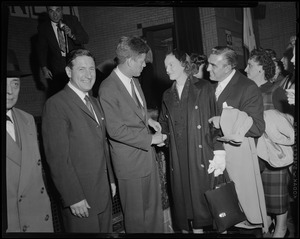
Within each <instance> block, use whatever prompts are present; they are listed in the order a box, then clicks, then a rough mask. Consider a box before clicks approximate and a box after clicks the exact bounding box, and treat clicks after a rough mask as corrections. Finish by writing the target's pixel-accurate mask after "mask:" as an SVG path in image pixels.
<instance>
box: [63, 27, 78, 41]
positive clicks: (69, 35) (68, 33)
mask: <svg viewBox="0 0 300 239" xmlns="http://www.w3.org/2000/svg"><path fill="white" fill-rule="evenodd" d="M62 28H63V30H64V32H65V33H66V35H67V36H68V37H70V38H71V39H73V40H75V35H74V34H73V33H72V31H71V29H70V28H69V27H68V25H66V24H64V26H63V27H62Z"/></svg>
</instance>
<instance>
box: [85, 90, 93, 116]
mask: <svg viewBox="0 0 300 239" xmlns="http://www.w3.org/2000/svg"><path fill="white" fill-rule="evenodd" d="M84 100H85V104H86V106H87V107H88V109H89V111H90V112H91V113H92V115H93V116H94V111H93V107H92V103H91V100H90V97H88V96H87V95H86V96H85V97H84Z"/></svg>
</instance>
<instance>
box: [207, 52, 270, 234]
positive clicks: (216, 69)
mask: <svg viewBox="0 0 300 239" xmlns="http://www.w3.org/2000/svg"><path fill="white" fill-rule="evenodd" d="M237 64H238V62H237V54H236V52H235V51H233V50H232V49H231V48H229V47H226V46H224V47H223V46H217V47H214V48H213V49H212V53H211V54H210V56H209V58H208V68H207V71H208V72H209V74H210V79H211V80H212V81H216V82H218V84H217V85H216V92H215V93H216V99H217V111H218V113H217V115H218V116H216V117H213V118H211V119H210V120H209V121H210V122H211V123H213V125H214V126H215V127H216V128H220V115H222V111H223V107H224V106H226V105H227V106H229V107H233V108H235V109H238V110H240V111H242V112H245V113H246V114H247V115H248V116H249V117H251V118H252V120H253V124H252V126H251V128H250V129H249V130H248V131H247V132H246V134H245V137H246V138H254V140H256V141H257V139H258V138H259V137H260V136H261V135H262V134H263V133H264V130H265V122H264V116H263V111H264V107H263V99H262V95H261V92H260V90H259V88H258V87H257V85H256V84H255V83H254V82H253V81H251V80H250V79H248V78H247V77H246V76H244V75H243V74H241V73H240V72H239V71H238V70H236V69H235V68H236V66H237ZM225 103H226V104H225ZM253 144H254V146H253V147H251V149H252V150H253V151H252V153H251V155H254V154H255V152H256V147H255V143H254V142H253ZM224 147H225V150H226V163H225V162H223V165H225V164H226V169H227V171H228V174H229V176H230V178H231V179H232V180H233V181H234V182H235V184H236V188H237V194H238V197H239V200H240V203H241V204H242V205H244V203H243V202H244V201H241V198H245V195H246V193H248V194H250V195H249V197H248V198H247V199H248V200H251V197H253V198H252V201H256V200H257V201H258V204H259V203H260V205H256V206H255V208H251V209H249V210H246V208H244V211H245V214H246V217H247V221H245V222H243V223H240V224H238V225H236V226H238V227H240V228H246V230H245V229H241V233H245V232H247V230H248V229H252V230H248V233H249V232H250V233H253V234H257V235H259V236H262V230H261V227H262V226H264V227H265V226H266V225H265V219H266V211H265V202H264V195H263V193H262V182H261V178H260V177H258V179H257V180H256V179H255V175H260V172H259V166H258V158H257V156H255V157H253V160H252V159H251V162H249V163H250V164H251V165H253V168H244V167H243V166H245V165H247V164H246V163H244V164H242V165H239V164H240V163H241V162H242V160H239V158H240V157H242V158H243V159H245V158H248V156H249V158H251V155H248V154H247V155H246V152H244V155H243V156H242V155H240V152H239V155H235V158H234V157H233V154H234V152H238V150H239V146H232V145H231V144H228V143H225V144H224ZM229 150H230V151H229ZM236 157H237V158H236ZM252 161H253V162H252ZM237 165H239V166H238V167H237ZM250 171H251V172H250ZM248 174H249V175H250V174H251V175H252V176H251V178H249V180H245V178H246V177H247V176H246V175H248ZM250 181H251V185H250ZM253 181H255V183H254V184H253V185H252V182H253ZM252 186H253V187H252ZM252 188H255V189H254V193H253V194H251V189H252ZM257 192H258V193H257ZM256 196H258V198H257V197H256ZM248 211H251V213H252V215H251V216H249V215H248ZM253 214H254V216H253ZM254 221H255V222H254ZM254 224H255V225H254ZM257 227H260V228H257ZM256 228H257V229H256Z"/></svg>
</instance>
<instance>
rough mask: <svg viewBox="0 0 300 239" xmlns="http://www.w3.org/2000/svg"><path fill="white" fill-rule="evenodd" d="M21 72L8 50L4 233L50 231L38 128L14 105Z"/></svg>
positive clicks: (48, 201)
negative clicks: (5, 218) (5, 222)
mask: <svg viewBox="0 0 300 239" xmlns="http://www.w3.org/2000/svg"><path fill="white" fill-rule="evenodd" d="M22 76H24V75H23V73H22V72H21V71H20V68H19V65H18V61H17V58H16V55H15V53H14V51H12V50H8V52H7V75H6V79H7V88H6V190H7V230H6V232H53V222H52V213H51V205H50V199H49V196H48V193H47V191H46V187H45V183H44V181H43V177H42V163H41V156H40V150H39V146H38V139H37V131H36V125H35V121H34V118H33V116H32V115H30V114H28V113H26V112H24V111H23V110H20V109H17V108H15V107H14V106H15V104H16V103H17V100H18V96H19V92H20V78H21V77H22Z"/></svg>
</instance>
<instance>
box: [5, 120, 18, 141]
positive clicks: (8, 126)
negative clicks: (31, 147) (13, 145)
mask: <svg viewBox="0 0 300 239" xmlns="http://www.w3.org/2000/svg"><path fill="white" fill-rule="evenodd" d="M6 131H7V132H8V133H9V135H10V136H11V137H12V138H13V140H14V141H16V134H15V126H14V124H13V122H12V120H11V118H10V117H9V116H8V115H6Z"/></svg>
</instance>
